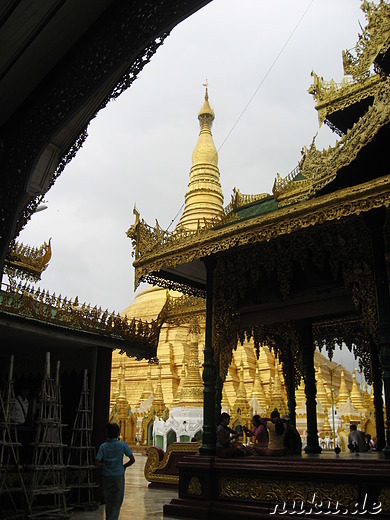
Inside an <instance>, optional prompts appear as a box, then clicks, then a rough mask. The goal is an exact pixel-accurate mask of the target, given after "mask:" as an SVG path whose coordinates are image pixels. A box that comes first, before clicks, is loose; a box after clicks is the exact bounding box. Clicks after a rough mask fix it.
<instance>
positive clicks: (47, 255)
mask: <svg viewBox="0 0 390 520" xmlns="http://www.w3.org/2000/svg"><path fill="white" fill-rule="evenodd" d="M50 259H51V239H50V240H49V242H45V243H44V244H42V245H41V247H39V248H36V247H31V246H28V245H24V244H23V243H19V242H13V243H12V244H11V247H10V248H9V250H8V254H7V258H6V260H5V269H4V273H5V274H6V275H7V276H8V277H9V278H10V279H13V278H19V279H21V280H28V281H31V282H37V281H39V280H40V279H41V275H42V273H43V271H44V270H45V269H46V268H47V266H48V265H49V262H50Z"/></svg>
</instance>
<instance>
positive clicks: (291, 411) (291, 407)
mask: <svg viewBox="0 0 390 520" xmlns="http://www.w3.org/2000/svg"><path fill="white" fill-rule="evenodd" d="M285 366H286V376H287V377H286V381H285V382H286V391H287V407H288V415H289V417H290V423H291V424H292V425H293V426H296V412H295V411H296V407H297V402H296V399H295V368H294V359H293V355H292V351H291V341H289V344H288V347H287V363H286V365H285Z"/></svg>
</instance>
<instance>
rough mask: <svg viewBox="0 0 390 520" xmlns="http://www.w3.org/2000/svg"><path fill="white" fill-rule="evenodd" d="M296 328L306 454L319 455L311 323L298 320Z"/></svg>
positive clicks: (306, 320)
mask: <svg viewBox="0 0 390 520" xmlns="http://www.w3.org/2000/svg"><path fill="white" fill-rule="evenodd" d="M297 328H298V330H299V333H300V337H301V341H302V344H301V348H302V359H303V366H304V375H303V378H304V381H305V395H306V417H307V444H306V448H305V452H306V453H321V451H322V449H321V447H320V445H319V442H318V430H317V401H316V396H317V388H316V374H315V369H314V343H313V335H312V328H311V321H310V320H308V319H304V320H299V321H298V322H297Z"/></svg>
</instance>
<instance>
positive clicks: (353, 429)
mask: <svg viewBox="0 0 390 520" xmlns="http://www.w3.org/2000/svg"><path fill="white" fill-rule="evenodd" d="M348 448H349V450H350V451H351V452H352V453H358V452H359V451H367V450H366V441H365V438H364V432H362V431H360V430H358V429H357V426H356V424H351V425H350V426H349V434H348Z"/></svg>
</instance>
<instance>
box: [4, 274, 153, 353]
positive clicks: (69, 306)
mask: <svg viewBox="0 0 390 520" xmlns="http://www.w3.org/2000/svg"><path fill="white" fill-rule="evenodd" d="M0 312H1V313H5V314H8V315H14V316H17V317H22V318H28V319H33V320H36V321H39V322H43V323H45V324H47V325H57V326H60V327H65V328H68V329H71V330H76V331H82V332H87V333H92V334H98V335H101V336H106V337H110V338H112V339H115V340H116V341H117V342H118V345H117V347H118V348H119V349H121V353H123V352H126V353H128V354H129V355H132V356H134V355H136V354H135V352H134V351H133V347H136V349H135V350H136V351H137V355H138V353H139V352H141V353H142V354H141V356H142V357H144V358H153V357H155V356H156V352H157V343H158V336H159V333H160V328H161V325H162V320H161V317H160V316H159V317H158V318H157V320H153V321H151V322H150V323H148V322H142V321H141V320H136V319H134V318H133V319H132V320H128V319H127V317H126V316H125V317H121V316H120V315H119V314H115V313H109V312H108V310H103V309H101V308H100V307H99V308H98V307H97V306H95V307H91V306H90V305H86V304H85V303H84V304H80V303H79V301H78V298H77V297H76V298H75V299H74V300H73V301H72V300H71V299H68V298H66V297H65V298H62V297H61V295H60V296H56V295H55V294H53V295H50V294H49V292H48V291H45V290H43V291H41V290H40V289H36V290H35V289H34V288H32V287H30V286H27V285H24V286H22V285H21V284H19V285H18V287H17V288H16V290H11V289H10V288H8V289H7V290H6V291H1V292H0ZM139 346H142V349H139V348H138V347H139Z"/></svg>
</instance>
